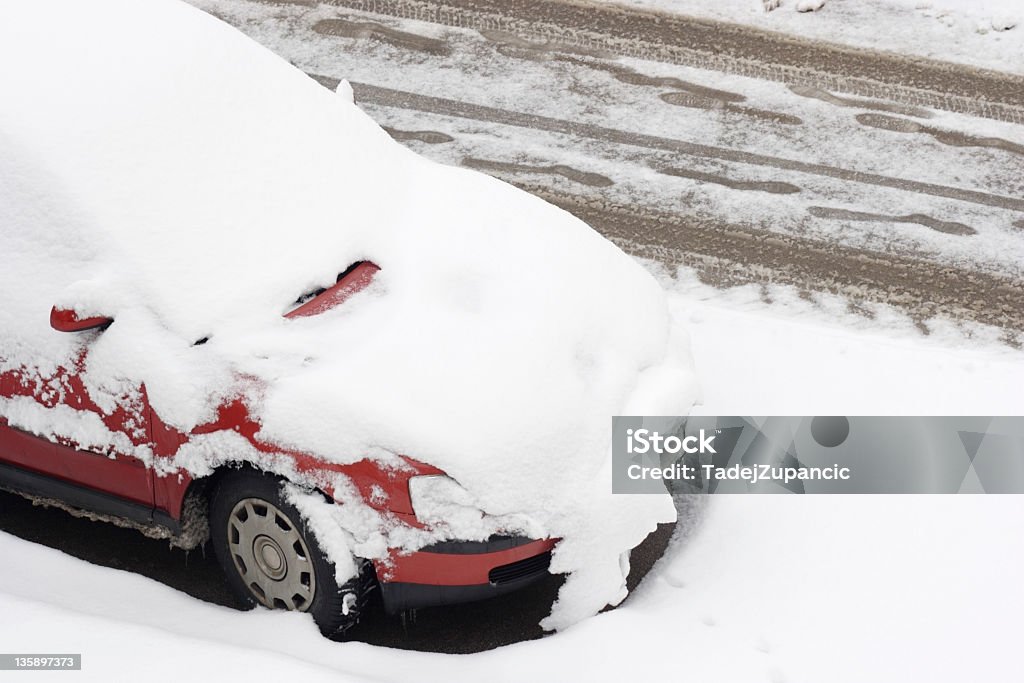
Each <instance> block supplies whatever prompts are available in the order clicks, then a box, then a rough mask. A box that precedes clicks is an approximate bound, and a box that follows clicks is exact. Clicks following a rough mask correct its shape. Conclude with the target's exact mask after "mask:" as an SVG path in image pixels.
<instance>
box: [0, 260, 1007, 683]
mask: <svg viewBox="0 0 1024 683" xmlns="http://www.w3.org/2000/svg"><path fill="white" fill-rule="evenodd" d="M665 282H666V284H668V285H670V286H671V287H672V289H673V292H672V294H671V301H672V309H673V311H674V315H676V316H678V317H682V318H683V319H684V320H688V321H689V322H690V325H691V328H690V329H691V333H692V336H693V349H694V354H695V357H696V360H697V367H698V369H699V371H700V376H701V379H702V380H703V381H704V382H705V384H707V385H708V386H709V387H711V388H713V390H712V391H709V392H708V395H707V402H706V404H705V405H704V406H702V410H703V411H706V412H708V413H710V414H730V411H733V410H741V411H744V412H741V413H740V414H805V413H806V412H807V408H808V406H812V407H813V406H818V407H821V408H822V410H823V411H824V412H829V411H832V412H835V413H837V414H882V415H885V414H897V415H898V414H911V415H913V414H925V413H930V414H952V415H956V414H1020V413H1021V411H1024V397H1022V396H1021V394H1020V392H1019V387H1020V386H1022V384H1024V354H1022V353H1021V352H1020V351H1014V350H1010V349H1007V348H1005V347H999V346H998V345H997V344H995V343H992V342H991V341H988V340H986V339H985V338H984V337H983V336H979V337H976V338H974V339H969V340H968V339H964V338H962V337H961V336H959V333H957V332H954V331H951V330H945V331H943V330H942V329H939V328H938V327H936V328H935V329H934V330H933V332H932V334H931V335H929V336H928V337H922V336H921V334H920V333H918V332H915V331H914V328H913V326H912V325H911V324H910V323H909V322H907V321H903V320H901V319H900V318H899V317H898V316H897V315H896V314H895V313H891V312H890V313H888V314H887V313H886V312H885V311H884V310H881V309H879V310H878V311H877V315H876V318H875V319H874V320H873V321H872V320H865V319H863V318H856V317H854V316H843V315H837V314H835V313H834V312H831V311H830V310H829V302H827V301H819V302H816V303H812V302H807V301H803V300H800V299H799V298H798V297H797V296H796V295H795V294H792V296H790V297H787V294H786V292H785V291H784V290H782V289H779V290H775V291H773V292H772V295H773V298H774V299H775V300H776V303H774V304H772V305H766V304H765V303H763V302H760V301H759V299H758V296H757V293H756V291H753V290H752V288H739V289H736V290H732V291H729V292H725V293H722V292H716V291H715V290H712V289H710V288H706V287H704V286H702V285H700V284H699V283H697V282H696V280H695V279H694V278H693V277H692V276H690V275H689V274H688V273H686V272H683V273H681V274H680V277H679V279H678V280H675V281H672V280H670V279H667V278H666V280H665ZM979 335H981V333H980V332H979ZM784 373H785V377H784V379H785V381H784V382H783V381H780V380H781V379H783V377H782V376H783V374H784ZM943 386H946V387H948V388H945V389H944V388H943ZM746 411H749V412H746ZM694 512H695V513H696V514H694V515H692V516H686V517H684V518H683V519H682V520H681V527H682V528H681V530H680V532H681V533H679V534H678V535H677V537H676V538H675V539H674V541H673V543H672V545H671V546H670V549H669V552H668V554H667V555H666V557H665V558H663V559H662V560H661V561H660V562H659V563H658V564H657V565H656V566H655V568H654V570H653V571H652V573H651V574H650V575H649V576H648V578H647V579H645V581H644V582H643V583H642V584H641V586H640V588H639V589H638V590H637V591H636V592H635V593H634V594H633V595H632V596H631V597H630V599H629V600H627V601H626V602H625V603H623V604H622V605H621V606H620V607H619V608H618V609H616V610H614V611H612V612H607V613H604V614H600V615H597V616H596V617H594V618H592V619H588V620H586V621H584V622H582V623H579V624H577V625H576V626H574V627H572V628H570V629H567V630H564V631H561V632H559V633H556V634H554V635H553V636H551V637H548V638H545V639H543V640H539V641H530V642H524V643H519V644H517V645H513V646H509V647H504V648H500V649H497V650H493V651H489V652H484V653H480V654H475V655H465V656H452V655H441V654H430V653H422V652H403V651H397V650H391V649H385V648H380V647H375V646H370V645H367V644H364V643H358V642H354V643H345V644H338V643H331V642H329V641H326V640H324V639H323V638H322V637H320V635H319V633H318V632H317V631H316V628H315V626H314V625H313V624H312V622H311V621H310V620H308V619H304V618H302V615H297V614H288V613H279V612H270V611H266V610H257V611H255V612H248V613H237V612H233V611H231V610H229V609H226V608H221V607H216V606H211V605H208V604H205V603H202V602H200V601H198V600H195V599H193V598H191V597H188V596H185V595H182V594H181V593H178V592H176V591H174V590H172V589H170V588H167V587H166V586H163V585H161V584H158V583H155V582H153V581H150V580H148V579H146V578H143V577H141V576H137V575H134V574H129V573H125V572H121V571H116V570H113V569H106V568H100V567H96V566H93V565H90V564H87V563H84V562H82V561H80V560H77V559H73V558H70V557H67V556H65V555H62V554H61V553H59V552H58V551H56V550H51V549H49V548H44V547H40V546H38V545H35V544H32V543H28V542H26V541H22V540H20V539H16V538H13V537H11V536H9V535H6V534H0V557H4V558H5V561H4V562H2V563H0V613H2V614H3V615H4V618H3V619H0V642H3V643H4V644H5V647H7V649H10V650H12V651H25V652H37V651H43V650H47V649H48V650H53V651H64V652H82V653H83V654H84V662H85V664H84V670H83V672H82V674H81V677H82V679H83V680H89V681H93V680H95V681H102V680H114V679H120V678H124V677H125V673H126V672H132V673H134V672H141V671H145V672H146V675H147V677H148V678H149V679H151V680H155V681H162V680H168V681H170V680H175V681H177V680H179V679H180V669H179V668H178V667H174V666H162V664H164V663H170V662H171V661H172V659H173V660H174V661H180V658H181V656H182V654H181V653H182V652H185V651H186V650H183V649H182V648H186V647H187V648H189V649H188V650H187V652H188V653H189V654H188V657H189V661H190V662H192V661H195V663H196V664H197V665H200V666H204V667H205V665H206V664H207V663H208V664H209V666H210V668H209V669H206V668H204V669H203V670H204V671H207V672H209V675H210V677H216V680H223V681H234V680H239V681H241V680H249V677H250V676H251V674H250V673H249V672H251V671H252V670H254V667H259V669H258V670H259V671H260V672H261V674H262V675H263V676H264V677H268V678H269V677H271V676H273V675H278V674H279V675H282V676H284V675H288V676H290V675H292V674H293V673H295V674H298V675H301V676H306V675H309V676H311V677H313V680H319V679H320V678H323V677H325V676H326V675H328V674H331V673H333V674H335V675H337V676H338V677H339V678H338V680H341V681H346V680H362V681H387V682H391V681H393V682H395V683H398V682H400V681H403V682H404V681H408V680H410V679H415V680H424V681H440V680H444V681H451V682H453V683H460V682H462V681H465V682H467V683H470V682H472V683H477V682H478V681H480V680H488V681H495V682H504V681H508V682H510V683H518V682H520V681H524V680H540V681H567V680H588V681H596V682H598V683H602V682H609V683H610V682H612V681H621V680H651V681H657V680H689V679H692V680H699V681H709V682H714V681H723V682H725V681H730V682H731V681H787V682H789V683H802V682H807V683H811V682H814V681H829V682H830V683H833V682H834V683H842V682H847V681H849V682H850V683H860V682H862V681H878V682H879V683H890V682H891V683H906V682H907V681H913V680H928V681H936V682H947V681H948V682H950V683H952V682H955V681H965V680H982V681H1012V680H1020V679H1021V677H1022V676H1024V665H1022V663H1021V660H1020V658H1019V656H1018V654H1017V652H1018V649H1017V647H1016V639H1017V634H1019V633H1020V632H1021V629H1022V628H1024V584H1022V583H1021V581H1020V580H1019V577H1020V574H1021V571H1022V570H1024V543H1022V542H1021V540H1020V539H1021V538H1024V497H1022V496H995V495H991V496H982V495H976V496H970V495H965V496H938V495H934V496H712V497H711V498H710V499H708V507H707V508H706V509H705V510H704V512H703V513H701V509H700V508H699V507H698V508H695V509H694ZM112 594H116V595H117V596H119V599H117V600H111V599H109V596H110V595H112ZM496 618H500V617H496ZM161 645H162V646H163V647H162V648H161V647H160V646H161ZM146 655H149V657H148V658H146V657H145V656H146ZM67 675H68V674H63V673H62V674H59V676H60V678H59V679H58V674H54V675H53V679H54V680H63V679H64V678H66V677H67ZM38 677H40V678H43V679H44V680H45V679H46V674H39V676H38ZM34 678H36V676H35V675H34V676H33V679H34Z"/></svg>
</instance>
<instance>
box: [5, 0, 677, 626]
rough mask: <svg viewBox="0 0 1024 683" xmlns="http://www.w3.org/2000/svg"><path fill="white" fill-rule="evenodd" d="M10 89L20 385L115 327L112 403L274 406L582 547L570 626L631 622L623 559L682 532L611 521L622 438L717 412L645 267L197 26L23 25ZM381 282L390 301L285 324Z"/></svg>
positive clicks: (172, 20)
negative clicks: (62, 327)
mask: <svg viewBox="0 0 1024 683" xmlns="http://www.w3.org/2000/svg"><path fill="white" fill-rule="evenodd" d="M157 29H158V30H157ZM0 64H3V66H2V67H0V93H2V97H3V101H4V106H3V107H2V108H0V176H2V177H0V193H2V194H0V197H2V200H3V201H0V250H2V251H3V253H4V254H5V255H6V262H7V263H8V264H10V267H9V268H7V269H6V270H4V271H3V272H2V273H0V283H2V285H3V294H4V298H5V302H9V303H10V305H9V306H7V305H5V307H4V310H3V311H2V312H0V342H2V347H0V349H2V354H0V355H4V356H6V357H5V358H4V359H3V360H2V362H3V363H4V364H5V365H19V364H27V365H39V366H43V367H46V366H53V365H56V364H59V363H62V362H67V359H69V358H70V357H71V356H72V354H74V353H75V351H76V345H78V344H81V343H82V339H83V338H84V336H86V335H67V334H59V333H56V332H53V331H52V330H50V329H49V327H48V326H47V325H46V319H47V315H48V313H49V309H50V306H51V305H53V304H54V303H60V304H63V305H68V306H75V307H76V308H77V309H78V310H79V311H80V312H82V313H86V314H99V315H106V316H111V317H113V318H115V321H116V322H115V323H114V324H113V325H112V326H111V327H110V328H109V329H107V330H106V331H105V332H103V333H101V334H99V335H98V338H97V339H96V341H95V343H94V344H93V347H92V350H91V353H90V357H89V365H88V368H87V376H86V379H87V381H88V383H89V384H90V386H92V387H93V388H94V389H95V390H96V391H102V390H103V389H104V388H105V387H113V386H118V385H119V384H122V383H123V380H126V379H127V380H129V381H130V382H135V383H137V382H144V383H145V385H146V388H147V391H148V393H149V396H150V400H151V402H152V404H153V407H154V409H155V410H156V411H157V412H158V413H159V414H160V415H161V417H162V418H163V419H164V420H165V421H167V422H169V423H171V424H173V425H174V426H176V427H178V428H179V429H182V430H188V429H190V428H192V427H193V426H195V425H196V424H198V423H200V422H202V421H203V420H206V419H209V418H211V417H212V416H213V413H214V410H215V409H216V406H217V404H218V403H219V402H220V401H221V400H222V399H223V398H224V397H225V395H227V394H229V393H231V392H240V391H248V394H247V400H248V401H249V402H250V410H251V411H252V412H253V414H254V415H255V416H256V417H257V418H258V419H259V420H260V421H261V423H262V433H261V436H262V437H263V438H264V439H266V440H268V441H271V442H274V443H277V444H280V445H282V446H287V447H291V448H297V449H301V450H303V451H307V452H311V453H315V454H317V455H319V456H321V457H323V458H325V459H329V460H333V461H338V462H347V461H355V460H358V459H360V458H362V457H365V456H366V455H367V454H373V453H401V454H406V455H409V456H411V457H414V458H416V459H418V460H421V461H424V462H429V463H430V464H432V465H435V466H437V467H440V468H442V469H443V470H445V471H446V472H447V473H449V474H450V475H451V476H452V477H453V478H455V479H456V480H457V481H458V482H459V483H461V484H462V485H463V486H464V487H465V488H466V489H468V490H469V491H470V492H471V493H472V494H473V495H474V496H475V497H476V498H477V500H478V501H479V503H480V505H481V506H482V507H483V508H484V509H485V510H486V511H487V512H488V513H490V514H494V515H502V514H510V513H516V514H523V515H527V516H529V517H530V518H532V519H533V520H535V521H536V522H537V523H538V524H540V525H541V527H542V528H543V529H545V530H546V531H547V533H548V534H549V535H551V536H553V537H561V538H562V539H564V540H563V541H562V542H561V543H560V544H559V545H558V546H557V549H556V552H555V555H554V559H553V564H552V571H556V572H564V573H569V574H570V578H569V580H568V581H567V582H566V584H565V585H564V587H563V589H562V592H561V594H560V599H559V601H558V603H557V605H556V607H555V610H554V611H553V613H552V616H551V617H549V619H548V620H547V621H546V622H545V625H546V626H547V627H550V628H559V627H564V626H567V625H569V624H571V623H573V622H575V621H577V620H579V619H580V618H583V617H585V616H587V615H589V614H593V613H595V612H596V611H598V610H599V609H601V608H602V607H603V606H604V605H605V604H607V603H613V604H614V603H617V602H618V601H619V600H621V599H622V597H624V595H625V588H624V581H623V578H624V577H623V574H624V570H625V569H626V564H625V563H623V562H622V561H621V558H622V555H623V553H624V552H626V551H628V550H629V548H631V547H633V546H635V545H636V544H638V543H639V542H640V541H641V540H642V539H643V538H644V537H645V535H646V534H647V533H648V532H650V531H651V530H653V529H654V527H655V524H656V523H658V522H665V521H671V520H672V519H674V514H675V513H674V509H673V507H672V505H671V502H670V500H669V499H668V496H663V497H662V496H621V495H620V496H613V495H612V494H611V474H610V441H611V420H610V417H611V416H612V415H616V414H684V413H685V412H686V411H687V410H688V409H689V407H690V405H691V404H692V402H693V400H694V397H695V382H694V379H693V374H692V369H691V366H690V360H689V351H688V346H687V341H686V339H685V337H684V336H682V335H681V334H679V331H678V330H673V328H672V323H671V320H670V317H669V314H668V309H667V305H666V300H665V296H664V294H663V292H662V291H661V289H660V288H659V286H658V285H657V284H656V282H655V281H654V280H653V279H652V278H651V277H650V276H649V275H648V274H647V273H646V272H645V271H644V270H643V269H642V268H641V267H640V266H638V265H637V264H636V263H634V262H633V261H632V260H631V259H630V258H628V257H627V256H626V255H624V254H623V253H622V252H621V251H620V250H619V249H618V248H616V247H615V246H614V245H612V244H611V243H609V242H608V241H606V240H605V239H603V238H602V237H601V236H599V235H598V234H597V233H595V232H594V231H593V230H591V229H590V228H589V227H587V226H586V225H585V224H583V223H582V222H580V221H579V220H577V219H576V218H574V217H573V216H571V215H570V214H568V213H566V212H564V211H562V210H560V209H558V208H555V207H553V206H551V205H549V204H547V203H545V202H543V201H542V200H540V199H537V198H535V197H532V196H530V195H528V194H526V193H524V192H521V191H519V190H517V189H515V188H513V187H511V186H509V185H506V184H504V183H502V182H500V181H498V180H495V179H492V178H489V177H487V176H485V175H482V174H480V173H477V172H473V171H468V170H464V169H459V168H451V167H446V166H442V165H439V164H436V163H433V162H429V161H427V160H425V159H423V158H421V157H419V156H417V155H415V154H414V153H412V152H410V151H408V150H406V149H405V148H403V147H402V146H400V145H399V144H397V143H395V142H393V141H392V140H391V139H390V138H389V137H388V135H387V134H386V133H385V132H384V131H383V130H382V129H381V128H380V127H379V126H377V125H376V124H375V123H374V122H373V121H372V120H371V119H370V118H369V117H368V116H366V115H365V114H364V113H363V112H362V111H361V110H360V109H359V108H358V107H357V106H355V105H354V104H353V103H352V102H351V101H350V100H349V99H348V98H346V97H345V96H343V95H337V94H334V93H331V92H329V91H328V90H326V89H324V88H322V87H321V86H320V85H318V84H317V83H315V82H314V81H313V80H311V79H309V78H308V77H306V76H305V75H303V74H302V73H300V72H299V71H297V70H296V69H294V68H293V67H291V66H290V65H289V64H287V63H286V62H284V61H283V60H281V59H279V58H278V57H276V56H275V55H273V54H272V53H270V52H269V51H267V50H265V49H263V48H261V47H259V46H258V45H257V44H255V43H254V42H252V41H250V40H249V39H247V38H245V37H244V36H242V35H241V34H240V33H238V32H236V31H235V30H233V29H231V28H229V27H228V26H226V25H224V24H222V23H221V22H219V21H217V20H215V19H213V18H211V17H208V16H206V15H204V14H202V13H200V12H199V11H197V10H195V9H193V8H191V7H188V6H185V5H183V4H179V3H177V2H170V1H163V0H161V1H157V2H146V3H139V2H134V1H131V0H104V1H103V2H90V3H76V2H70V1H69V2H47V3H39V4H36V3H9V6H5V20H4V22H2V24H0ZM16 64H19V65H21V66H20V67H16V66H15V65H16ZM364 259H369V260H372V261H374V262H375V263H377V264H378V265H379V266H380V267H381V271H380V273H378V275H377V277H376V279H375V281H374V284H373V285H372V286H371V287H370V288H369V289H367V290H365V291H363V292H361V293H360V294H358V295H357V296H355V297H354V298H352V299H351V300H349V301H348V302H346V303H345V304H344V305H343V306H341V307H339V308H337V309H334V310H331V311H328V312H327V313H324V314H321V315H319V316H316V317H312V318H299V319H294V320H285V319H284V318H283V317H282V313H283V312H284V311H286V310H287V309H288V307H289V306H290V305H291V304H292V303H293V302H294V301H295V300H296V298H297V297H299V296H300V295H302V294H303V293H306V292H308V291H310V290H312V289H315V288H316V287H322V286H326V285H329V284H331V283H333V282H334V279H335V277H336V276H337V274H338V273H339V272H341V271H343V270H344V269H345V268H346V267H347V266H349V265H350V264H352V263H353V262H355V261H359V260H364ZM90 334H93V335H95V333H90ZM200 338H209V341H208V342H207V343H205V344H203V345H201V346H194V345H193V342H195V341H196V340H198V339H200ZM239 377H245V378H247V379H246V381H244V382H240V381H239V380H238V378H239ZM111 391H113V390H111ZM0 409H2V408H0ZM58 424H59V423H58V422H56V421H55V423H54V425H55V426H54V428H53V430H52V431H59V429H58V427H57V426H56V425H58ZM243 455H244V454H239V457H243Z"/></svg>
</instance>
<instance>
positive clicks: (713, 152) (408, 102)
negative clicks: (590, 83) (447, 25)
mask: <svg viewBox="0 0 1024 683" xmlns="http://www.w3.org/2000/svg"><path fill="white" fill-rule="evenodd" d="M313 78H315V79H317V80H318V81H320V82H321V83H323V84H324V85H325V86H327V87H330V88H333V87H335V86H336V85H337V83H338V79H336V78H332V77H328V76H317V75H313ZM352 87H353V89H354V91H355V95H356V98H357V99H358V100H359V101H361V102H367V103H371V104H375V105H379V106H385V107H395V108H399V109H407V110H414V111H422V112H426V113H430V114H438V115H442V116H452V117H456V118H462V119H470V120H476V121H485V122H488V123H499V124H503V125H509V126H516V127H520V128H528V129H533V130H541V131H546V132H551V133H562V134H566V135H575V136H578V137H584V138H590V139H592V140H599V141H601V142H610V143H614V144H619V145H628V146H632V147H640V148H646V149H652V150H658V151H666V152H674V153H678V154H684V155H687V156H693V157H699V158H705V159H717V160H720V161H731V162H736V163H742V164H750V165H754V166H761V167H765V168H775V169H780V170H784V171H795V172H798V173H806V174H808V175H815V176H821V177H826V178H835V179H838V180H844V181H847V182H852V183H860V184H865V185H875V186H879V187H889V188H893V189H897V190H903V191H905V192H911V193H916V194H922V195H928V196H934V197H944V198H947V199H955V200H958V201H963V202H968V203H971V204H979V205H982V206H993V207H997V208H1002V209H1010V210H1013V211H1021V212H1024V199H1021V198H1017V197H1005V196H1002V195H996V194H991V193H988V192H981V191H978V190H969V189H964V188H958V187H950V186H947V185H938V184H935V183H926V182H921V181H916V180H909V179H905V178H895V177H892V176H885V175H881V174H878V173H872V172H868V171H856V170H851V169H846V168H840V167H837V166H830V165H828V164H819V163H814V162H807V161H799V160H796V159H785V158H781V157H774V156H769V155H766V154H758V153H756V152H745V151H741V150H735V149H729V148H725V147H715V146H712V145H705V144H701V143H696V142H688V141H685V140H678V139H673V138H665V137H660V136H656V135H648V134H644V133H631V132H627V131H623V130H618V129H615V128H608V127H606V126H599V125H596V124H590V123H578V122H574V121H566V120H563V119H555V118H551V117H548V116H540V115H538V114H525V113H521V112H515V111H510V110H507V109H497V108H495V107H487V106H484V105H478V104H470V103H468V102H460V101H458V100H449V99H445V98H440V97H431V96H428V95H418V94H416V93H410V92H405V91H401V90H393V89H390V88H382V87H380V86H375V85H370V84H367V83H352Z"/></svg>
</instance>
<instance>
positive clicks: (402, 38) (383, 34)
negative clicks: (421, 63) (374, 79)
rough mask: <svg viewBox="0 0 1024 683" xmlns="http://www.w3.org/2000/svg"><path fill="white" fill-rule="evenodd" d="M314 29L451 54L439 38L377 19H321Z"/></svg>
mask: <svg viewBox="0 0 1024 683" xmlns="http://www.w3.org/2000/svg"><path fill="white" fill-rule="evenodd" d="M313 31H314V32H315V33H319V34H320V35H322V36H337V37H339V38H357V39H366V38H371V39H374V40H380V41H382V42H385V43H388V44H389V45H394V46H395V47H401V48H405V49H408V50H417V51H419V52H426V53H427V54H431V55H437V56H441V57H445V56H447V55H448V54H450V49H449V48H448V43H446V42H445V41H443V40H438V39H437V38H428V37H427V36H421V35H419V34H418V33H408V32H406V31H399V30H398V29H394V28H391V27H390V26H385V25H383V24H378V23H377V22H375V21H353V20H350V19H321V20H320V21H318V22H316V23H315V24H313Z"/></svg>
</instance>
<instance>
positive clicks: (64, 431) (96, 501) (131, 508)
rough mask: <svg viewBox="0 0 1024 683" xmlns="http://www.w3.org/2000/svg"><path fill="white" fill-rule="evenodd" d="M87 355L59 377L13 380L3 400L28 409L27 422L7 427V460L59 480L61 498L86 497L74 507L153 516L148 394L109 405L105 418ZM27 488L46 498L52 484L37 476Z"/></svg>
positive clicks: (16, 375)
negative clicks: (86, 376) (88, 380)
mask: <svg viewBox="0 0 1024 683" xmlns="http://www.w3.org/2000/svg"><path fill="white" fill-rule="evenodd" d="M87 353H88V351H87V350H86V351H83V352H82V353H81V354H80V355H79V357H78V358H77V360H76V361H75V362H73V363H71V364H70V365H71V367H61V368H59V369H58V370H57V372H56V373H53V374H46V375H44V374H42V373H40V372H39V371H37V370H35V369H28V368H23V369H21V370H15V371H12V372H8V373H5V380H4V384H3V389H2V390H3V394H4V396H5V397H7V398H12V399H14V400H16V401H19V402H21V404H22V406H23V409H22V411H20V412H21V413H23V414H24V415H25V416H26V418H25V421H24V422H23V423H19V422H18V421H17V420H13V421H12V422H13V424H7V425H0V460H3V461H6V462H7V463H9V464H13V465H15V466H16V467H18V468H21V469H24V470H27V471H28V472H30V473H34V474H35V475H44V476H45V477H47V478H49V479H51V480H52V481H51V482H50V485H51V488H52V490H53V497H55V498H59V499H68V498H76V497H78V494H83V495H82V496H81V498H82V501H83V502H79V501H78V500H68V502H70V503H72V504H79V505H81V506H82V507H90V508H102V509H103V510H104V511H109V512H112V513H117V512H119V508H120V507H122V506H127V507H126V510H125V514H128V513H129V512H132V513H141V514H142V515H143V516H145V514H146V513H147V512H151V510H152V508H153V472H152V469H151V468H150V467H149V466H148V465H147V463H146V461H145V459H144V458H145V457H146V453H148V452H149V450H150V443H151V427H150V420H149V413H150V411H149V403H148V399H147V397H146V392H145V388H144V387H142V386H138V387H133V388H130V389H127V390H125V391H123V392H122V394H121V395H119V396H107V397H105V398H106V399H107V400H105V401H104V404H105V405H107V406H108V410H104V409H103V408H101V407H100V406H99V405H98V404H97V402H96V400H95V399H94V397H93V396H91V395H90V393H89V390H88V388H87V387H86V385H85V383H84V382H83V380H82V372H83V369H84V368H85V366H86V358H87ZM111 399H112V400H111ZM36 430H39V431H40V432H42V433H33V431H36ZM140 456H141V457H140ZM22 474H23V473H22ZM15 485H16V486H17V483H16V484H15ZM68 485H70V486H71V487H72V488H70V489H69V488H68ZM26 487H27V488H30V489H31V492H32V493H36V494H40V495H45V493H46V491H45V490H46V487H47V482H46V481H44V480H42V479H40V478H39V477H38V476H36V477H34V478H31V486H27V485H26ZM76 488H77V489H79V490H78V491H75V490H74V489H76ZM144 511H145V512H144ZM129 516H133V517H134V516H137V514H130V515H129Z"/></svg>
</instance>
